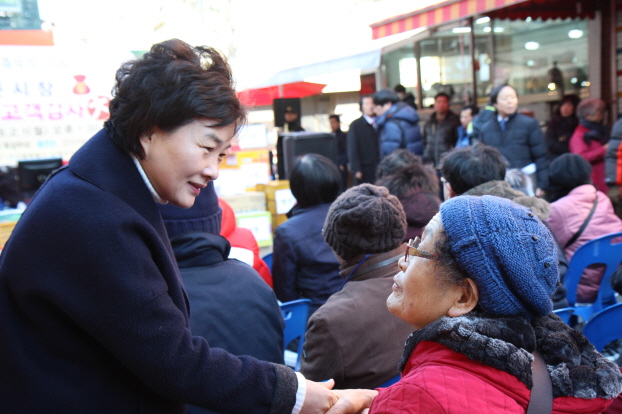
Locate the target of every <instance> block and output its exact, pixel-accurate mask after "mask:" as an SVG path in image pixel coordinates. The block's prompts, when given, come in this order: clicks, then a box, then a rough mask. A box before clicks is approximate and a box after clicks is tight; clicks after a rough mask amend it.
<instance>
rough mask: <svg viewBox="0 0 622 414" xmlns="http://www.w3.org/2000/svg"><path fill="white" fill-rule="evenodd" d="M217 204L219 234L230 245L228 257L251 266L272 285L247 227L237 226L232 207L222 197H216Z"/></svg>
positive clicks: (253, 237) (257, 246)
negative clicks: (220, 218) (219, 209)
mask: <svg viewBox="0 0 622 414" xmlns="http://www.w3.org/2000/svg"><path fill="white" fill-rule="evenodd" d="M218 205H219V206H220V208H221V209H222V223H221V226H220V235H221V236H222V237H224V238H225V239H227V241H228V242H229V244H230V245H231V252H230V253H229V258H231V259H238V260H240V261H242V262H244V263H246V264H248V265H250V266H252V267H253V269H255V270H256V271H257V273H259V275H260V276H261V278H262V279H263V280H264V281H265V282H266V283H267V284H268V286H270V287H272V274H271V272H270V268H269V267H268V265H267V264H266V262H264V261H263V260H262V259H261V257H259V253H260V250H259V245H258V244H257V240H256V239H255V236H253V233H252V232H251V231H250V230H249V229H245V228H242V227H238V225H237V222H236V219H235V212H234V211H233V208H231V206H230V205H229V203H227V202H226V201H225V200H223V199H222V198H220V197H218Z"/></svg>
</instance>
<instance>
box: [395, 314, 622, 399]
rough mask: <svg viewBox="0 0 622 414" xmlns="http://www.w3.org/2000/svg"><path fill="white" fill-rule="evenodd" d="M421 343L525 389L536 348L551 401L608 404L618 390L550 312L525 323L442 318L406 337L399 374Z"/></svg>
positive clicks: (604, 363)
mask: <svg viewBox="0 0 622 414" xmlns="http://www.w3.org/2000/svg"><path fill="white" fill-rule="evenodd" d="M421 341H432V342H436V343H439V344H441V345H444V346H446V347H448V348H449V349H451V350H453V351H455V352H458V353H461V354H463V355H466V356H467V357H469V358H470V359H472V360H475V361H479V362H481V363H483V364H485V365H489V366H491V367H493V368H496V369H499V370H501V371H504V372H507V373H508V374H511V375H513V376H515V377H516V378H518V379H519V380H520V381H521V382H522V383H524V384H525V385H526V386H527V387H528V388H529V389H531V386H532V376H531V361H532V360H533V355H532V354H531V353H532V352H533V351H534V350H535V349H536V347H537V348H538V349H539V350H540V352H541V353H542V356H543V358H544V361H545V362H546V364H547V368H548V370H549V374H550V375H551V381H552V383H553V397H554V398H555V397H561V396H573V397H577V398H584V399H593V398H605V399H611V398H615V397H617V396H618V394H620V392H621V391H622V374H620V371H619V369H618V367H617V366H616V365H615V364H614V363H612V362H610V361H609V360H608V359H606V358H605V357H603V356H602V355H601V354H600V353H598V352H597V351H596V350H595V349H594V346H593V345H592V344H591V343H590V342H589V341H588V340H587V338H585V336H583V334H581V333H580V332H578V331H576V330H574V329H571V328H570V327H569V326H568V325H566V324H565V323H564V322H563V321H562V320H561V319H560V318H559V317H558V316H557V315H555V314H553V313H551V314H550V315H548V316H543V317H538V318H534V319H532V321H531V322H530V321H529V320H527V319H526V318H524V317H521V316H490V315H488V314H485V313H483V312H479V311H472V312H470V313H468V314H466V315H463V316H460V317H456V318H450V317H447V316H445V317H442V318H440V319H437V320H436V321H434V322H432V323H430V324H429V325H427V326H426V327H424V328H422V329H419V330H417V331H415V332H413V333H412V334H411V335H410V336H409V337H408V339H407V340H406V345H405V347H404V353H403V355H402V359H401V360H400V364H399V369H400V371H403V370H404V367H405V366H406V363H407V361H408V359H409V358H410V355H411V354H412V352H413V350H414V349H415V347H416V346H417V344H418V343H419V342H421Z"/></svg>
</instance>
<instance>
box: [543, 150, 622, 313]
mask: <svg viewBox="0 0 622 414" xmlns="http://www.w3.org/2000/svg"><path fill="white" fill-rule="evenodd" d="M591 175H592V166H591V165H590V163H589V162H588V161H587V160H585V159H584V158H583V157H581V156H580V155H578V154H563V155H560V156H559V157H557V158H556V159H555V160H554V161H553V162H552V163H551V166H550V169H549V181H550V182H551V184H550V200H551V215H550V216H549V218H548V219H547V223H548V224H549V226H550V227H551V230H552V231H553V234H554V235H555V237H556V238H557V240H558V241H559V244H560V245H561V246H563V248H564V252H565V254H566V257H567V258H568V260H570V259H572V256H573V255H574V253H575V252H576V251H577V249H578V248H579V247H581V246H582V245H583V244H585V243H587V242H588V241H590V240H593V239H595V238H598V237H601V236H604V235H605V234H609V233H615V232H620V231H622V220H620V218H619V217H618V216H616V214H615V212H614V211H613V205H612V204H611V200H609V197H608V196H607V195H606V194H604V193H603V192H601V191H599V190H597V189H596V187H594V185H593V184H592V181H591ZM592 210H593V211H594V212H593V213H592V216H591V217H590V218H589V221H588V216H589V215H590V212H591V211H592ZM586 221H587V225H586V227H585V228H584V229H583V231H582V232H581V233H579V234H578V237H575V235H576V234H577V233H578V232H579V229H580V228H581V226H582V225H583V223H584V222H586ZM573 239H574V240H573ZM602 277H603V268H602V266H598V265H596V268H594V267H592V266H590V267H588V268H587V269H585V271H584V272H583V276H581V280H580V282H579V287H578V289H577V302H583V303H592V302H594V300H596V295H597V294H598V289H599V287H600V280H601V279H602Z"/></svg>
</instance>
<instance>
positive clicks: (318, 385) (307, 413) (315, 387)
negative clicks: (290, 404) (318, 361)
mask: <svg viewBox="0 0 622 414" xmlns="http://www.w3.org/2000/svg"><path fill="white" fill-rule="evenodd" d="M305 381H306V382H307V394H306V395H305V402H304V403H303V404H302V409H301V410H300V414H324V413H326V412H327V411H328V410H329V409H330V408H331V407H332V406H333V405H335V404H336V403H337V401H338V400H339V397H338V396H337V394H336V393H335V392H334V391H331V390H332V388H333V387H334V386H335V381H334V380H332V379H331V380H328V381H326V382H314V381H309V380H305Z"/></svg>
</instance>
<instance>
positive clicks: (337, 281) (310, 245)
mask: <svg viewBox="0 0 622 414" xmlns="http://www.w3.org/2000/svg"><path fill="white" fill-rule="evenodd" d="M289 185H290V188H291V190H292V194H293V195H294V197H295V198H296V202H297V203H296V205H295V206H294V208H293V209H292V210H291V211H290V213H289V214H290V215H291V217H290V218H289V219H288V220H287V221H286V222H285V223H283V224H281V225H280V226H278V227H277V228H276V231H275V233H274V243H273V254H272V278H273V282H274V292H275V293H276V297H277V298H278V299H279V300H280V301H281V302H289V301H292V300H296V299H303V298H306V299H311V302H312V303H311V307H310V309H309V315H311V314H312V313H313V312H315V310H316V309H317V308H319V307H320V306H321V305H323V304H324V302H326V300H327V299H328V297H329V296H330V295H332V294H333V293H334V292H336V291H337V290H338V289H339V286H340V285H341V283H342V281H341V277H340V276H339V262H338V261H337V258H335V255H334V254H333V252H332V250H331V249H330V247H329V246H328V244H326V242H325V241H324V238H323V237H322V226H324V221H326V215H327V214H328V208H329V207H330V205H331V203H332V202H333V201H335V199H336V198H337V196H338V195H339V188H340V186H341V174H340V173H339V169H338V168H337V166H336V165H335V163H333V162H332V161H331V160H329V159H328V158H326V157H324V156H322V155H319V154H306V155H304V156H303V157H302V158H300V159H299V160H297V161H296V163H295V164H294V168H293V169H292V172H291V174H290V179H289Z"/></svg>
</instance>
